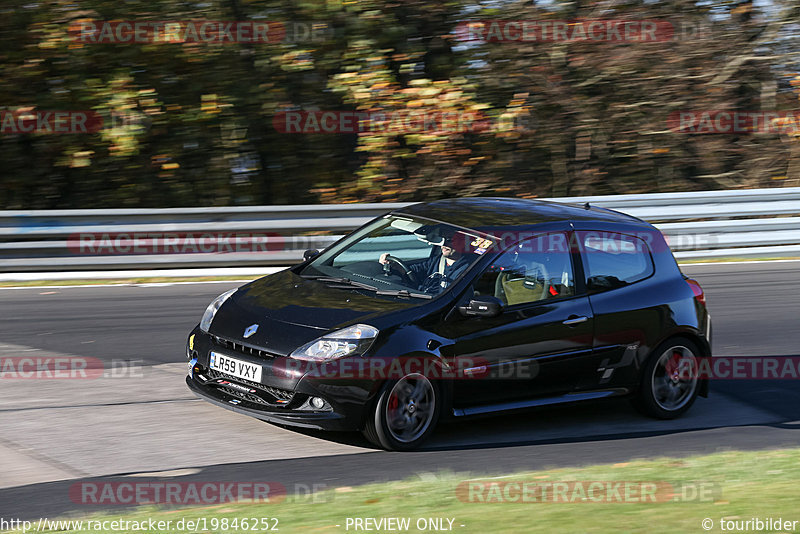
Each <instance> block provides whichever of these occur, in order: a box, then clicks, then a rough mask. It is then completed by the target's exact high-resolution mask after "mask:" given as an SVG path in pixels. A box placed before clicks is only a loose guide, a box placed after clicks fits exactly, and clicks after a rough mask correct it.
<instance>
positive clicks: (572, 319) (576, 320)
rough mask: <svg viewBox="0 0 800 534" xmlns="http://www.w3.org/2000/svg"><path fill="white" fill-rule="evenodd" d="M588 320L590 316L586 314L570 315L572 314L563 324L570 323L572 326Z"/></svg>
mask: <svg viewBox="0 0 800 534" xmlns="http://www.w3.org/2000/svg"><path fill="white" fill-rule="evenodd" d="M588 320H589V318H588V317H586V316H585V315H581V316H577V315H570V316H569V319H567V320H566V321H564V322H563V323H561V324H566V325H570V326H572V325H574V324H579V323H583V322H586V321H588Z"/></svg>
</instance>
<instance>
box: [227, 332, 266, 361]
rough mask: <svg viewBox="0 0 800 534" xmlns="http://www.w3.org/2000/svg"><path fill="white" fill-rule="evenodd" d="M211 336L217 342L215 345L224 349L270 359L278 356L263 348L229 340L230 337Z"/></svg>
mask: <svg viewBox="0 0 800 534" xmlns="http://www.w3.org/2000/svg"><path fill="white" fill-rule="evenodd" d="M212 337H213V338H214V341H215V342H216V343H217V345H219V346H221V347H225V348H226V349H230V350H233V351H236V352H238V353H240V354H249V355H250V356H258V357H260V358H264V359H272V358H276V357H277V356H278V355H277V354H273V353H271V352H267V351H265V350H262V349H258V348H256V347H250V346H248V345H243V344H242V343H237V342H235V341H231V340H230V339H225V338H224V337H219V336H212Z"/></svg>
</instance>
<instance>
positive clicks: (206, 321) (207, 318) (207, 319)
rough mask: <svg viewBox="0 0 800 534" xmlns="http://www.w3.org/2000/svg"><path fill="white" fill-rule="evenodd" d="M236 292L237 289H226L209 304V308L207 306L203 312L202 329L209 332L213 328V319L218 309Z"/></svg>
mask: <svg viewBox="0 0 800 534" xmlns="http://www.w3.org/2000/svg"><path fill="white" fill-rule="evenodd" d="M234 293H236V289H231V290H229V291H226V292H225V293H223V294H222V295H220V296H218V297H217V298H215V299H214V300H213V301H212V302H211V304H209V305H208V308H206V311H205V313H204V314H203V318H202V319H200V330H202V331H203V332H208V329H209V328H211V321H213V320H214V316H215V315H216V314H217V310H219V309H220V307H221V306H222V305H223V304H224V303H225V301H226V300H228V299H229V298H231V295H233V294H234Z"/></svg>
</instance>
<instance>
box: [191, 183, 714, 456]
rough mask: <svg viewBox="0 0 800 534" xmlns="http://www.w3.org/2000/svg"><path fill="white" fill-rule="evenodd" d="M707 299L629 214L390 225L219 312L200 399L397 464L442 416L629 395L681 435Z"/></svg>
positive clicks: (532, 209) (200, 329) (522, 209)
mask: <svg viewBox="0 0 800 534" xmlns="http://www.w3.org/2000/svg"><path fill="white" fill-rule="evenodd" d="M710 335H711V322H710V317H709V314H708V312H707V311H706V305H705V297H704V294H703V291H702V289H701V288H700V286H699V284H698V283H697V282H696V281H694V280H691V279H689V278H687V277H685V276H684V275H683V274H682V273H681V271H680V269H679V268H678V265H677V263H676V262H675V259H674V257H673V255H672V253H671V251H670V249H669V247H668V245H667V243H666V242H665V240H664V237H663V236H662V235H661V233H660V232H659V231H658V230H657V229H656V228H654V227H653V226H652V225H650V224H648V223H646V222H644V221H642V220H639V219H636V218H634V217H631V216H628V215H624V214H621V213H618V212H615V211H611V210H607V209H600V208H596V207H591V206H589V205H585V206H574V205H567V204H559V203H552V202H545V201H532V200H518V199H503V198H465V199H452V200H440V201H435V202H429V203H423V204H415V205H412V206H409V207H406V208H402V209H400V210H397V211H394V212H391V213H389V214H387V215H385V216H382V217H379V218H377V219H375V220H373V221H371V222H369V223H368V224H366V225H364V226H362V227H361V228H359V229H358V230H356V231H354V232H353V233H351V234H350V235H348V236H346V237H344V238H342V239H341V240H339V241H338V242H336V243H335V244H333V245H331V246H330V247H328V248H327V249H325V250H324V251H323V252H321V253H319V252H317V251H307V252H306V259H305V261H304V262H303V263H301V264H299V265H296V266H294V267H291V268H289V269H287V270H284V271H282V272H279V273H276V274H273V275H270V276H266V277H264V278H261V279H259V280H256V281H254V282H251V283H249V284H246V285H244V286H242V287H240V288H238V289H236V290H231V291H228V292H226V293H223V294H222V295H220V296H219V297H217V299H215V300H214V301H213V302H212V303H211V304H210V305H209V306H208V309H207V310H206V312H205V314H204V315H203V318H202V321H201V322H200V324H199V325H198V326H197V327H196V328H195V329H194V330H193V331H192V332H191V334H190V336H189V339H188V344H187V357H188V359H189V376H188V377H187V378H186V382H187V384H188V386H189V387H190V388H191V390H192V391H194V392H195V393H196V394H197V395H199V396H200V397H202V398H204V399H205V400H207V401H209V402H212V403H214V404H217V405H219V406H222V407H225V408H228V409H231V410H234V411H236V412H240V413H244V414H247V415H251V416H253V417H257V418H259V419H263V420H266V421H271V422H274V423H279V424H284V425H294V426H300V427H309V428H317V429H330V430H361V431H363V432H364V434H365V435H366V436H367V438H369V439H370V440H371V441H372V442H373V443H375V444H376V445H378V446H380V447H383V448H386V449H393V450H409V449H413V448H415V447H417V446H419V445H420V444H421V443H422V442H423V441H424V440H425V439H426V438H428V437H429V436H430V434H431V433H432V432H433V430H434V428H435V426H436V424H437V422H438V421H440V420H441V419H443V418H461V417H468V416H473V415H478V414H487V413H492V412H505V411H510V410H520V409H524V408H530V407H536V406H544V405H553V404H560V403H568V402H575V401H583V400H592V399H601V398H606V397H611V396H619V395H627V396H630V397H631V398H632V400H633V402H634V404H635V405H636V406H637V407H638V408H639V409H640V410H641V411H643V412H645V413H647V414H649V415H651V416H654V417H657V418H664V419H669V418H673V417H677V416H678V415H680V414H682V413H683V412H685V411H686V410H687V409H689V407H690V406H691V405H692V403H693V402H694V401H695V399H696V397H697V396H698V395H701V396H706V395H707V394H708V384H707V382H706V381H704V380H702V379H699V378H698V374H697V373H696V372H694V371H696V370H697V369H698V366H699V361H700V359H702V358H707V357H710V356H711V344H710Z"/></svg>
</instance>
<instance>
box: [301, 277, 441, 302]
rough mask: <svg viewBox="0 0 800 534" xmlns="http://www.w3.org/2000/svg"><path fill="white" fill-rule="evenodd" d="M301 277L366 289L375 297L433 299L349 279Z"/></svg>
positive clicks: (422, 294)
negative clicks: (373, 293)
mask: <svg viewBox="0 0 800 534" xmlns="http://www.w3.org/2000/svg"><path fill="white" fill-rule="evenodd" d="M301 276H303V278H305V279H307V280H314V281H317V282H332V283H334V284H342V285H344V286H345V287H347V288H350V287H356V288H359V289H367V290H369V291H374V292H375V294H376V295H390V296H393V297H414V298H418V299H432V298H433V295H429V294H427V293H414V292H411V291H408V290H407V289H378V288H377V287H375V286H371V285H369V284H364V283H362V282H356V281H355V280H350V279H349V278H341V277H336V276H316V275H301Z"/></svg>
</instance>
